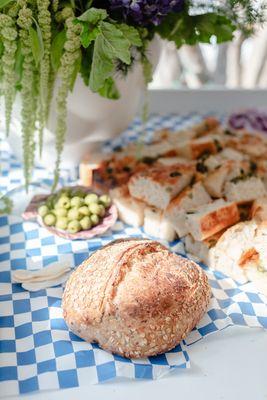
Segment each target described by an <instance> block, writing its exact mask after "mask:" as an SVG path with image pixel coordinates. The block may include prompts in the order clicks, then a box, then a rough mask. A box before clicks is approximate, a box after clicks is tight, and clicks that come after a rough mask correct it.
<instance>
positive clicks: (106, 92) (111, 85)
mask: <svg viewBox="0 0 267 400" xmlns="http://www.w3.org/2000/svg"><path fill="white" fill-rule="evenodd" d="M98 93H99V94H100V96H102V97H106V98H107V99H111V100H118V99H119V98H120V93H119V91H118V89H117V86H116V84H115V82H114V80H113V79H112V78H108V79H106V80H105V83H104V86H103V87H102V88H101V89H99V90H98Z"/></svg>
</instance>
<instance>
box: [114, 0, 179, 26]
mask: <svg viewBox="0 0 267 400" xmlns="http://www.w3.org/2000/svg"><path fill="white" fill-rule="evenodd" d="M109 5H110V10H111V11H114V12H116V13H117V14H118V15H120V16H121V17H122V18H123V19H124V20H126V21H127V22H128V21H129V22H134V23H137V24H138V25H142V26H147V25H150V24H153V25H159V24H160V22H161V21H162V19H163V18H164V17H165V16H166V15H167V14H169V13H170V12H179V11H182V9H183V6H184V0H109Z"/></svg>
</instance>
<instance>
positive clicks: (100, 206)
mask: <svg viewBox="0 0 267 400" xmlns="http://www.w3.org/2000/svg"><path fill="white" fill-rule="evenodd" d="M98 207H99V213H98V215H99V216H100V217H104V215H105V214H106V209H105V207H104V206H103V204H99V205H98Z"/></svg>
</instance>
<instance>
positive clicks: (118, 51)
mask: <svg viewBox="0 0 267 400" xmlns="http://www.w3.org/2000/svg"><path fill="white" fill-rule="evenodd" d="M99 30H100V33H101V36H102V38H103V50H104V52H105V53H106V56H107V57H108V58H110V59H114V58H118V59H119V60H121V61H122V62H124V63H125V64H127V65H130V63H131V53H130V42H129V41H128V40H127V39H126V38H125V37H124V35H123V33H122V32H121V31H120V30H119V29H117V28H116V26H115V25H112V24H111V23H109V22H100V24H99Z"/></svg>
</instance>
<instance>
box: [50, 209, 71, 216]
mask: <svg viewBox="0 0 267 400" xmlns="http://www.w3.org/2000/svg"><path fill="white" fill-rule="evenodd" d="M53 212H54V214H55V215H56V216H57V217H66V216H67V214H68V210H67V209H66V208H55V210H53Z"/></svg>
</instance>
